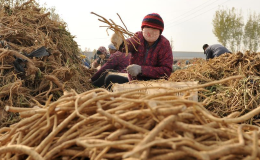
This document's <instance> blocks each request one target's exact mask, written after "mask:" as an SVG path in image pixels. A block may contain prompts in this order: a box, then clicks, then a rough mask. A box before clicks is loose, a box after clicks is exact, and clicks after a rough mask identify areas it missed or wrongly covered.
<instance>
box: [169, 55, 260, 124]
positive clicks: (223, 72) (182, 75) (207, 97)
mask: <svg viewBox="0 0 260 160" xmlns="http://www.w3.org/2000/svg"><path fill="white" fill-rule="evenodd" d="M259 57H260V53H249V52H246V53H244V54H242V53H236V54H224V55H221V56H220V57H217V58H214V59H210V60H209V61H199V62H198V63H196V62H195V64H193V65H191V66H190V67H188V68H187V69H182V70H177V71H176V72H174V73H173V74H172V75H171V77H170V79H169V80H170V81H176V82H185V81H199V83H200V84H204V83H207V82H211V81H215V80H220V79H223V78H226V77H229V76H233V75H244V76H245V78H244V79H242V80H240V81H237V82H229V83H225V84H216V85H213V86H210V87H206V88H205V89H207V91H202V92H200V94H199V95H200V100H199V101H200V102H204V103H205V104H206V105H205V107H206V108H207V109H209V110H210V111H213V112H214V113H216V114H218V115H219V116H221V117H223V116H226V115H228V114H230V113H232V112H236V111H239V112H241V114H244V113H247V112H249V111H251V110H252V109H255V108H257V107H258V106H259V105H260V99H259V96H260V92H259V90H260V77H259V76H260V61H259ZM257 119H258V116H256V117H254V118H253V119H251V120H250V121H248V123H252V121H253V120H255V121H254V124H257V125H259V124H258V120H257Z"/></svg>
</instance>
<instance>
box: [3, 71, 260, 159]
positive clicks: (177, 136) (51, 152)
mask: <svg viewBox="0 0 260 160" xmlns="http://www.w3.org/2000/svg"><path fill="white" fill-rule="evenodd" d="M239 78H241V76H236V77H230V78H228V79H224V80H221V81H215V82H211V83H208V84H204V85H201V86H198V87H199V88H201V87H206V86H211V85H213V84H219V83H226V82H227V81H228V82H237V81H239ZM191 89H196V88H195V87H193V88H186V89H182V90H178V91H176V90H169V91H168V92H167V93H161V94H154V95H146V94H145V93H144V92H139V91H138V90H140V89H138V90H132V91H127V92H116V93H111V92H108V91H107V90H105V89H95V90H91V91H87V92H84V93H82V94H77V93H76V92H73V91H72V92H67V93H65V94H64V96H62V97H61V98H59V100H57V101H56V102H53V103H49V101H48V102H46V105H45V106H37V107H35V108H17V107H8V106H7V107H6V110H8V111H11V112H19V114H20V116H21V117H23V119H22V120H21V121H20V122H19V123H16V124H13V125H12V126H11V127H5V128H2V129H0V146H1V147H0V156H1V159H15V158H18V159H26V158H27V157H28V156H29V157H31V158H32V159H37V160H41V159H47V160H48V159H64V158H67V159H73V158H76V157H79V158H80V157H86V158H90V159H91V160H100V159H113V160H114V159H125V160H130V159H132V160H133V159H149V160H159V159H161V160H162V159H163V160H167V159H184V158H185V159H203V160H209V159H222V160H223V159H244V158H246V159H257V158H259V157H260V149H259V143H258V139H259V137H260V132H259V129H260V128H259V127H257V126H252V125H247V124H241V125H240V124H238V123H242V122H244V121H245V120H247V119H250V118H251V117H253V116H254V115H257V114H259V113H260V109H259V108H257V109H254V110H252V111H251V112H249V113H247V114H245V115H244V116H241V117H237V115H238V113H237V112H234V113H233V114H230V115H229V116H228V117H225V118H218V117H216V116H214V115H212V114H211V113H209V112H208V111H207V110H206V109H205V108H204V106H203V104H202V103H198V102H194V101H189V100H186V99H183V98H182V97H178V96H175V94H176V93H177V92H180V91H182V92H186V91H189V90H191Z"/></svg>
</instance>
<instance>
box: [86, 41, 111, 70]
mask: <svg viewBox="0 0 260 160" xmlns="http://www.w3.org/2000/svg"><path fill="white" fill-rule="evenodd" d="M96 54H97V55H98V58H97V59H95V60H94V62H93V63H92V64H91V68H97V67H98V66H101V67H102V66H103V65H104V64H105V63H106V62H107V60H108V58H109V56H110V54H109V53H108V51H107V49H106V48H105V47H104V46H101V47H99V48H98V50H97V53H96Z"/></svg>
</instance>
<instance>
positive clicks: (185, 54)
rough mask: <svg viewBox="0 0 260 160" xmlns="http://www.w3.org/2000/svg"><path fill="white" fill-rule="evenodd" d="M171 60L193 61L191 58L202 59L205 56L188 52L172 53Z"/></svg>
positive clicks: (201, 53) (200, 53)
mask: <svg viewBox="0 0 260 160" xmlns="http://www.w3.org/2000/svg"><path fill="white" fill-rule="evenodd" d="M172 54H173V59H175V60H176V59H193V58H203V59H206V56H205V54H204V53H203V52H189V51H173V53H172Z"/></svg>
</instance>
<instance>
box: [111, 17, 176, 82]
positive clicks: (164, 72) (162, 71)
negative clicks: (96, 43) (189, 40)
mask: <svg viewBox="0 0 260 160" xmlns="http://www.w3.org/2000/svg"><path fill="white" fill-rule="evenodd" d="M141 29H142V31H139V32H137V33H135V37H137V38H138V39H139V40H140V43H138V42H137V41H136V40H135V39H136V38H135V37H131V38H129V39H127V40H126V41H127V42H128V43H127V45H128V51H129V52H131V58H130V65H129V66H128V67H127V72H128V74H129V80H150V79H159V78H165V79H167V78H168V77H170V75H171V72H172V64H173V55H172V49H171V47H170V43H169V41H168V40H167V39H166V38H165V37H164V36H163V35H162V32H163V30H164V22H163V19H162V18H161V16H160V15H159V14H157V13H152V14H148V15H146V16H145V17H144V19H143V21H142V25H141ZM118 36H119V35H117V34H114V35H113V36H112V38H111V42H112V43H113V44H114V45H115V46H117V45H118V42H116V41H114V39H117V38H114V37H118ZM131 42H132V43H133V45H134V46H135V47H136V49H137V50H135V49H134V46H133V45H132V43H131ZM121 46H122V44H121ZM112 82H113V81H112Z"/></svg>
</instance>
